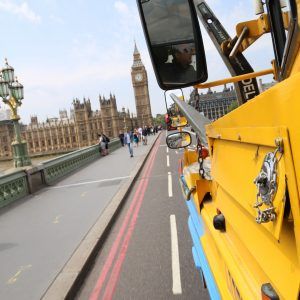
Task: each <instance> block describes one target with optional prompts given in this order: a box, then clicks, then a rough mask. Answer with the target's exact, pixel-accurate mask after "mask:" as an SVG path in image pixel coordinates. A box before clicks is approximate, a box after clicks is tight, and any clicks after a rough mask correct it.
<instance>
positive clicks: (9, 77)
mask: <svg viewBox="0 0 300 300" xmlns="http://www.w3.org/2000/svg"><path fill="white" fill-rule="evenodd" d="M1 72H2V76H3V79H4V81H5V82H7V83H12V82H13V81H14V68H13V67H11V66H10V65H9V64H8V62H7V59H5V66H4V68H2V70H1Z"/></svg>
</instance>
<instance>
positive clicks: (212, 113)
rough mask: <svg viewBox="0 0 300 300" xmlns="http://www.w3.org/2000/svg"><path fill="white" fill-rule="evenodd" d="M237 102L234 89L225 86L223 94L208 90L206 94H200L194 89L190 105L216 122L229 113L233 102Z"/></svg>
mask: <svg viewBox="0 0 300 300" xmlns="http://www.w3.org/2000/svg"><path fill="white" fill-rule="evenodd" d="M234 101H236V94H235V91H234V89H233V87H230V88H227V86H226V85H225V86H224V89H223V91H222V92H212V90H211V89H208V91H207V93H206V94H203V93H201V94H199V93H198V90H197V89H194V90H193V91H192V93H191V95H190V100H189V103H190V104H191V105H192V106H193V107H195V108H196V109H197V110H198V111H200V112H203V114H204V116H205V117H207V118H208V119H210V120H216V119H218V118H220V117H222V116H224V115H225V114H226V113H227V112H228V108H229V106H230V105H231V103H232V102H234Z"/></svg>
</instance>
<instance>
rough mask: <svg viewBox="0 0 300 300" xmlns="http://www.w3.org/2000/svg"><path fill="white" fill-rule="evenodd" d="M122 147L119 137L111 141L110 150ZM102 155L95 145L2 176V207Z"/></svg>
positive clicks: (0, 204)
mask: <svg viewBox="0 0 300 300" xmlns="http://www.w3.org/2000/svg"><path fill="white" fill-rule="evenodd" d="M120 147H121V143H120V141H119V139H114V140H112V141H111V142H110V143H109V151H110V152H111V151H114V150H116V149H118V148H120ZM100 157H101V156H100V151H99V145H94V146H90V147H86V148H83V149H80V150H76V151H73V152H70V153H68V154H64V155H62V156H59V157H56V158H54V159H51V160H48V161H44V162H42V163H40V164H39V165H37V166H34V167H31V168H27V169H23V170H19V171H15V172H13V173H10V174H6V175H4V176H1V177H0V208H1V207H4V206H6V205H8V204H10V203H12V202H14V201H16V200H18V199H20V198H23V197H24V196H26V195H29V194H30V193H34V192H35V191H37V190H38V189H40V188H41V187H44V186H47V185H51V184H53V183H55V182H56V181H58V180H59V179H61V178H62V177H64V176H66V175H68V174H69V173H71V172H74V171H76V170H77V169H78V168H80V167H83V166H85V165H87V164H88V163H90V162H92V161H94V160H96V159H98V158H100Z"/></svg>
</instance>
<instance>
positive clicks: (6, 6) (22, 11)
mask: <svg viewBox="0 0 300 300" xmlns="http://www.w3.org/2000/svg"><path fill="white" fill-rule="evenodd" d="M0 10H2V11H6V12H9V13H11V14H14V15H18V16H21V17H23V18H24V19H27V20H29V21H30V22H32V23H40V22H41V17H40V16H39V15H37V14H36V13H35V12H34V11H33V10H32V9H31V8H30V7H29V5H28V4H27V2H23V3H21V4H19V5H18V4H15V3H12V1H9V0H1V1H0Z"/></svg>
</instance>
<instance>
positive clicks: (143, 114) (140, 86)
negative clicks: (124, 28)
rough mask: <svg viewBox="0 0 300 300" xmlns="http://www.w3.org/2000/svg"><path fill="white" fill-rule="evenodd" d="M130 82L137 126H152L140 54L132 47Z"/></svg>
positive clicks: (143, 67)
mask: <svg viewBox="0 0 300 300" xmlns="http://www.w3.org/2000/svg"><path fill="white" fill-rule="evenodd" d="M131 80H132V85H133V90H134V97H135V106H136V114H137V120H138V125H139V126H145V125H147V126H148V125H153V119H152V113H151V106H150V98H149V91H148V77H147V72H146V69H145V66H144V65H143V63H142V61H141V56H140V53H139V51H138V49H137V47H136V44H135V45H134V52H133V64H132V67H131Z"/></svg>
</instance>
